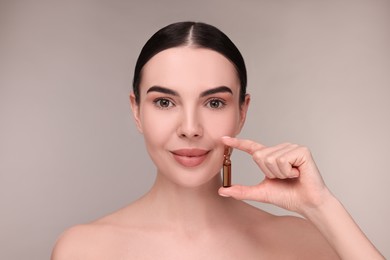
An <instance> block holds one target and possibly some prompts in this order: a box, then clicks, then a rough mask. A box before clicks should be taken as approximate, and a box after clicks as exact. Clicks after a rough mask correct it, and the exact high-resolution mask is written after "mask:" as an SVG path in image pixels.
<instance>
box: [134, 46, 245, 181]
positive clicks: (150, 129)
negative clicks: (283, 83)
mask: <svg viewBox="0 0 390 260" xmlns="http://www.w3.org/2000/svg"><path fill="white" fill-rule="evenodd" d="M239 96H240V82H239V79H238V77H237V72H236V70H235V68H234V66H233V64H232V63H231V62H230V61H229V60H228V59H226V58H225V57H224V56H223V55H221V54H219V53H218V52H215V51H212V50H209V49H204V48H194V47H176V48H171V49H167V50H164V51H162V52H160V53H158V54H156V55H155V56H154V57H153V58H152V59H150V60H149V61H148V62H147V63H146V64H145V66H144V68H143V70H142V80H141V84H140V102H139V104H138V105H137V104H136V103H135V97H134V95H131V103H132V109H133V113H134V117H135V120H136V123H137V127H138V129H139V130H140V132H141V133H143V135H144V138H145V143H146V146H147V150H148V152H149V154H150V156H151V158H152V160H153V161H154V163H155V165H156V166H157V169H158V173H159V174H162V175H163V176H165V177H167V178H169V179H170V180H171V181H173V182H175V183H176V184H179V185H182V186H188V187H190V186H191V187H195V186H199V185H202V184H204V183H206V182H208V181H209V180H210V179H212V178H213V177H214V176H215V175H216V174H217V173H219V171H220V169H221V166H222V162H223V153H224V146H223V144H222V143H221V137H222V136H225V135H227V136H235V135H237V134H238V133H239V132H240V130H241V127H242V125H243V123H244V121H245V116H246V111H247V107H248V104H249V96H247V98H246V101H245V102H244V104H242V105H241V107H240V105H239Z"/></svg>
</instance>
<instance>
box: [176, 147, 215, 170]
mask: <svg viewBox="0 0 390 260" xmlns="http://www.w3.org/2000/svg"><path fill="white" fill-rule="evenodd" d="M209 152H210V150H204V149H198V148H185V149H178V150H174V151H171V153H172V155H173V158H175V160H176V161H177V162H178V163H179V164H181V165H183V166H184V167H196V166H198V165H200V164H201V163H203V162H204V160H206V158H207V155H208V153H209Z"/></svg>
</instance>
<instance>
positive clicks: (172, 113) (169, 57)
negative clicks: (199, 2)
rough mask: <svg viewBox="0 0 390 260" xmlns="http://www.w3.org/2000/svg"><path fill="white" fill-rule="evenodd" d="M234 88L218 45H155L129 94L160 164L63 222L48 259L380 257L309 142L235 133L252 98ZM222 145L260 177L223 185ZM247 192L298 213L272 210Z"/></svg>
mask: <svg viewBox="0 0 390 260" xmlns="http://www.w3.org/2000/svg"><path fill="white" fill-rule="evenodd" d="M239 89H240V84H239V80H238V77H237V75H236V71H235V68H234V66H233V65H232V63H231V62H230V61H229V60H227V59H226V58H225V57H224V56H222V55H221V54H219V53H217V52H215V51H212V50H208V49H202V48H196V47H192V46H184V47H176V48H171V49H168V50H165V51H162V52H160V53H158V54H156V55H155V56H154V57H153V58H152V59H151V60H150V61H149V62H148V63H147V64H146V65H145V67H144V68H143V71H142V81H141V85H140V103H139V104H138V103H136V102H135V97H134V95H133V94H131V96H130V101H131V106H132V111H133V115H134V119H135V122H136V125H137V128H138V130H139V131H140V132H141V133H142V134H143V136H144V139H145V144H146V148H147V150H148V152H149V155H150V157H151V159H152V161H153V162H154V164H155V165H156V168H157V174H156V181H155V183H154V185H153V186H152V188H151V189H150V191H149V192H148V193H146V194H145V195H144V196H143V197H141V198H140V199H138V200H137V201H135V202H133V203H131V204H130V205H128V206H127V207H125V208H123V209H121V210H118V211H116V212H114V213H112V214H110V215H108V216H106V217H103V218H101V219H99V220H96V221H94V222H92V223H88V224H84V225H78V226H75V227H72V228H70V229H68V230H67V231H66V232H64V234H63V235H62V236H61V237H60V238H59V240H58V242H57V244H56V246H55V248H54V250H53V254H52V260H64V259H213V260H215V259H224V260H226V259H340V258H342V259H383V257H382V256H381V255H380V253H379V252H378V251H377V250H376V249H375V247H374V246H373V245H372V244H371V243H370V241H369V240H368V239H367V238H366V237H365V236H364V234H363V233H362V232H361V231H360V229H359V228H358V226H357V225H356V224H355V223H354V222H353V220H352V218H351V217H350V216H349V215H348V213H347V212H346V211H345V209H344V208H343V207H342V205H341V204H340V203H339V202H338V200H337V199H336V198H335V197H334V196H333V195H332V194H331V193H330V192H329V190H328V189H327V187H326V185H325V184H324V182H323V180H322V178H321V176H320V173H319V171H318V169H317V167H316V165H315V163H314V161H313V158H312V157H311V154H310V151H309V150H308V149H307V148H305V147H301V146H298V145H294V144H280V145H277V146H274V147H265V146H264V145H261V144H259V143H256V142H254V141H251V140H242V139H237V138H234V137H235V136H236V135H237V134H239V132H240V131H241V128H242V127H243V125H244V122H245V118H246V113H247V109H248V106H249V102H250V97H249V95H247V96H246V98H245V101H244V102H243V103H242V104H239ZM228 136H231V137H228ZM225 145H227V146H230V147H233V148H235V149H239V150H242V151H244V152H247V153H248V154H249V155H251V156H252V157H253V160H254V162H255V163H256V164H257V165H258V166H259V169H260V170H261V172H263V174H264V175H265V179H264V181H263V182H261V183H260V184H258V185H255V186H251V187H248V186H240V185H233V186H232V187H230V188H222V187H221V177H220V174H219V173H220V169H221V166H222V162H223V152H224V147H225ZM194 149H196V152H194ZM183 150H184V152H183ZM183 153H190V154H191V153H193V154H192V155H194V153H196V154H197V156H198V154H201V155H202V156H200V157H197V158H193V157H191V156H183ZM178 154H179V155H178ZM177 158H179V159H177ZM260 170H259V173H260ZM142 174H149V173H139V178H141V177H142ZM233 174H238V173H233ZM244 199H249V200H255V201H261V202H267V203H272V204H275V205H277V206H280V207H282V208H285V209H288V210H291V211H295V212H298V213H300V214H301V215H302V216H304V217H305V219H304V218H298V217H292V216H282V217H278V216H274V215H271V214H269V213H267V212H264V211H262V210H261V209H258V208H255V207H253V206H250V205H248V204H247V203H245V202H243V201H242V200H244Z"/></svg>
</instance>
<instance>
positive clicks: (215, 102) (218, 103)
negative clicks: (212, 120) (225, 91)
mask: <svg viewBox="0 0 390 260" xmlns="http://www.w3.org/2000/svg"><path fill="white" fill-rule="evenodd" d="M225 105H226V103H225V102H224V101H222V100H220V99H212V100H210V101H209V102H207V106H208V107H210V108H212V109H220V108H223V107H224V106H225Z"/></svg>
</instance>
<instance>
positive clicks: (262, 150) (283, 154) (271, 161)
mask: <svg viewBox="0 0 390 260" xmlns="http://www.w3.org/2000/svg"><path fill="white" fill-rule="evenodd" d="M222 142H223V143H224V144H225V145H228V146H231V147H233V148H237V149H239V150H242V151H245V152H247V153H249V154H250V155H252V157H253V160H254V161H255V162H256V164H257V165H258V166H259V167H260V169H261V170H262V172H263V173H264V175H265V176H267V177H268V178H269V179H275V178H278V179H286V178H296V177H298V176H299V170H298V167H297V166H298V165H296V158H295V157H299V155H298V154H297V152H296V151H295V150H297V149H298V148H299V146H298V145H296V144H290V143H284V144H279V145H276V146H272V147H266V146H264V145H262V144H260V143H256V142H254V141H251V140H246V139H238V138H230V137H224V138H222ZM294 151H295V152H294Z"/></svg>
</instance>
